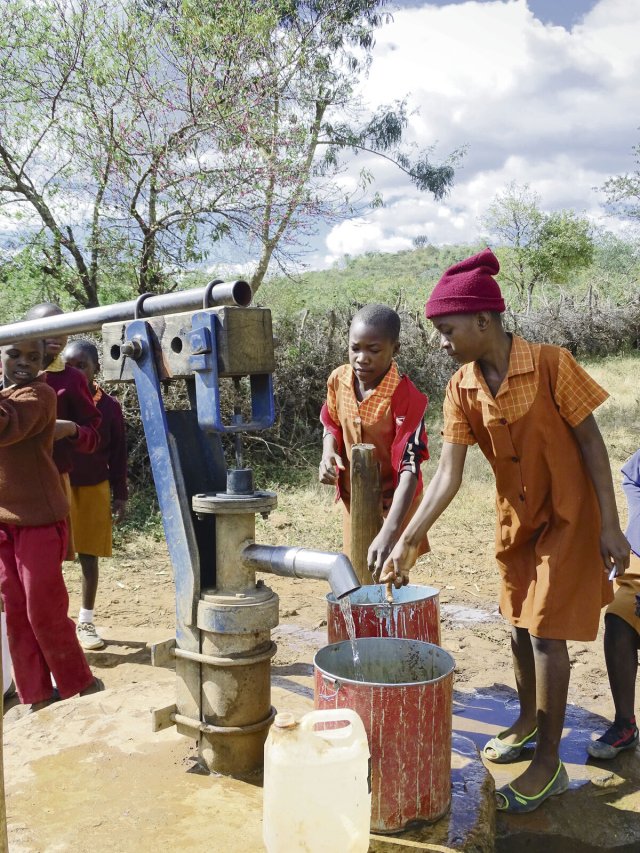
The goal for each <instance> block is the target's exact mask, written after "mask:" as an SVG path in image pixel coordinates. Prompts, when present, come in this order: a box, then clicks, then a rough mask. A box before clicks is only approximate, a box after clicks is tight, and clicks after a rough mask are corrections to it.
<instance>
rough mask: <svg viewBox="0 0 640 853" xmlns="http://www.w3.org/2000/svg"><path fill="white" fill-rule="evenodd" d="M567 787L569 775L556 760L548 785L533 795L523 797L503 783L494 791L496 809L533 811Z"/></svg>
mask: <svg viewBox="0 0 640 853" xmlns="http://www.w3.org/2000/svg"><path fill="white" fill-rule="evenodd" d="M568 788H569V776H568V774H567V771H566V769H565V766H564V764H563V763H562V761H560V762H558V769H557V770H556V772H555V773H554V775H553V778H552V779H551V781H550V782H549V784H548V785H545V787H544V788H543V789H542V790H541V791H540V793H539V794H536V795H535V797H525V795H524V794H521V793H520V792H519V791H516V790H515V789H514V788H512V787H511V785H503V786H502V788H498V790H497V791H496V809H497V810H498V811H499V812H507V813H508V814H526V813H527V812H533V811H535V810H536V809H537V808H538V806H541V805H542V803H544V801H545V800H548V799H549V797H555V796H557V795H558V794H564V792H565V791H566V790H568Z"/></svg>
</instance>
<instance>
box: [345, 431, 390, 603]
mask: <svg viewBox="0 0 640 853" xmlns="http://www.w3.org/2000/svg"><path fill="white" fill-rule="evenodd" d="M350 512H351V563H352V565H353V568H354V570H355V573H356V575H357V576H358V580H359V581H360V583H361V584H362V585H363V586H366V585H367V584H371V583H373V578H372V576H371V572H370V571H369V567H368V566H367V551H368V550H369V545H371V543H372V542H373V540H374V538H375V537H376V536H377V534H378V532H379V531H380V528H381V527H382V489H381V486H380V468H379V466H378V463H377V461H376V458H375V453H374V446H373V445H372V444H354V445H353V448H352V449H351V510H350Z"/></svg>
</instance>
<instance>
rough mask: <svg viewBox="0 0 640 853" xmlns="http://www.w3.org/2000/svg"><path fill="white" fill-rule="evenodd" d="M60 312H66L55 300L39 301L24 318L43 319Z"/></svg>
mask: <svg viewBox="0 0 640 853" xmlns="http://www.w3.org/2000/svg"><path fill="white" fill-rule="evenodd" d="M58 314H64V311H63V310H62V308H61V307H60V306H59V305H56V303H55V302H38V304H37V305H34V306H33V308H29V310H28V311H27V313H26V314H25V315H24V319H25V320H41V319H42V318H43V317H55V316H56V315H58Z"/></svg>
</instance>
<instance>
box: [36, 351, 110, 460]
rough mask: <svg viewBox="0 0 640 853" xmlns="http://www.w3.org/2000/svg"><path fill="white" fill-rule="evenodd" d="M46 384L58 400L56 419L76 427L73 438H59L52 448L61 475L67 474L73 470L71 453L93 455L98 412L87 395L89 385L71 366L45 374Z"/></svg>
mask: <svg viewBox="0 0 640 853" xmlns="http://www.w3.org/2000/svg"><path fill="white" fill-rule="evenodd" d="M45 376H46V378H47V384H48V385H49V386H50V387H51V388H53V390H54V391H55V392H56V395H57V397H58V415H57V417H58V418H59V419H60V420H65V421H73V422H74V423H76V424H77V425H78V435H77V436H76V437H75V438H62V439H60V441H56V443H55V445H54V447H53V461H54V462H55V463H56V465H57V466H58V471H60V473H61V474H67V473H68V472H69V471H71V468H72V466H73V462H72V453H73V452H74V451H75V452H77V453H93V452H94V450H95V449H96V447H97V446H98V442H99V440H100V436H99V434H98V429H99V427H100V412H99V411H98V410H97V409H96V407H95V404H94V402H93V397H92V396H91V392H90V391H89V383H88V382H87V377H86V376H85V375H84V373H81V372H80V371H79V370H76V368H75V367H71V365H69V364H67V365H65V368H64V370H60V371H55V372H50V371H47V373H46V374H45Z"/></svg>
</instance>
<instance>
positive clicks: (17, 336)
mask: <svg viewBox="0 0 640 853" xmlns="http://www.w3.org/2000/svg"><path fill="white" fill-rule="evenodd" d="M205 297H208V298H207V305H206V307H208V308H213V307H216V306H221V305H236V306H241V307H243V308H244V307H246V306H247V305H249V304H250V302H251V298H252V293H251V287H250V285H249V284H247V282H246V281H231V282H221V283H220V284H216V285H215V287H213V288H208V286H207V287H196V288H194V289H193V290H179V291H176V292H175V293H160V294H157V295H155V296H147V297H146V298H145V299H144V301H143V302H142V303H141V304H140V303H139V300H138V299H130V300H129V301H128V302H117V303H115V304H114V305H100V306H99V307H97V308H86V309H85V310H83V311H74V312H72V313H69V314H55V315H54V316H52V317H40V318H38V319H36V320H20V321H19V322H17V323H9V324H8V325H6V326H0V346H2V345H3V344H8V343H12V342H13V341H19V340H25V339H27V338H38V337H45V336H47V335H53V336H57V335H71V334H76V333H78V332H95V331H97V330H98V329H101V328H102V326H103V325H104V324H105V323H116V322H118V321H119V320H123V321H126V320H133V319H134V316H135V314H136V310H139V312H140V317H141V319H142V318H144V317H157V316H159V315H162V314H177V313H179V312H180V311H190V310H193V309H195V308H203V307H205V306H204V301H205Z"/></svg>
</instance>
